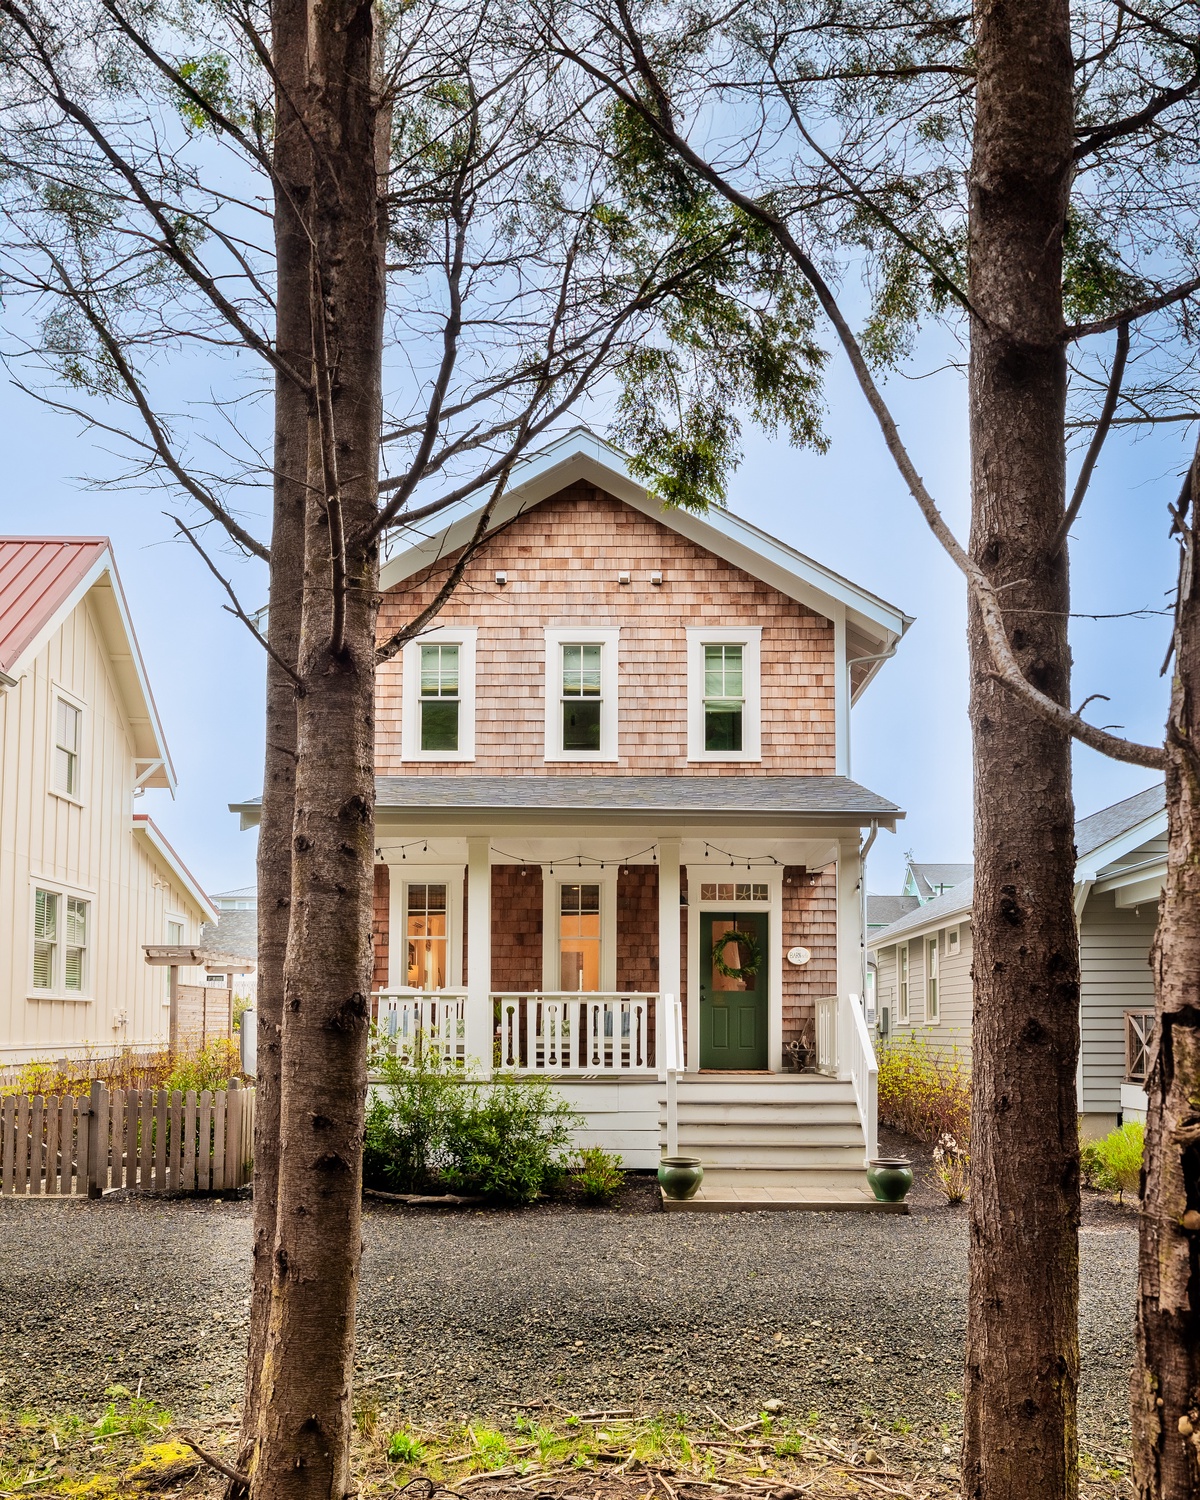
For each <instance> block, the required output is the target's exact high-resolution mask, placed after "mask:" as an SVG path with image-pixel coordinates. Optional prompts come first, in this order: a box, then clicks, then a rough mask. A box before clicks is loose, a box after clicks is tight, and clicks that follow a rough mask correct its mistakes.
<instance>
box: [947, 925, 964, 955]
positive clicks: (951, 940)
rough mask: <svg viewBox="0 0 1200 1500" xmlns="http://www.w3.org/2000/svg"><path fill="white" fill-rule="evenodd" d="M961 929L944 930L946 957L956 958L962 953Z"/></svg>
mask: <svg viewBox="0 0 1200 1500" xmlns="http://www.w3.org/2000/svg"><path fill="white" fill-rule="evenodd" d="M961 934H962V929H961V928H960V927H947V929H946V957H947V958H956V957H957V956H958V954H959V953H961V952H962V935H961Z"/></svg>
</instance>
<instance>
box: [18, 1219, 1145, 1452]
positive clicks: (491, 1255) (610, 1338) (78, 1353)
mask: <svg viewBox="0 0 1200 1500" xmlns="http://www.w3.org/2000/svg"><path fill="white" fill-rule="evenodd" d="M1090 1217H1091V1218H1092V1219H1093V1220H1094V1221H1095V1220H1098V1222H1091V1223H1088V1221H1087V1219H1086V1218H1085V1228H1084V1230H1083V1235H1082V1278H1083V1299H1082V1342H1083V1411H1082V1420H1083V1426H1084V1429H1085V1432H1086V1433H1087V1434H1089V1435H1090V1436H1091V1437H1092V1438H1093V1439H1094V1440H1097V1441H1099V1440H1103V1441H1104V1442H1105V1443H1107V1442H1111V1441H1117V1442H1120V1441H1122V1440H1123V1439H1124V1437H1125V1435H1126V1432H1127V1421H1126V1409H1127V1408H1126V1403H1127V1396H1126V1391H1127V1382H1128V1369H1129V1362H1130V1359H1131V1356H1132V1337H1131V1322H1132V1308H1133V1290H1134V1282H1135V1257H1136V1236H1135V1233H1134V1229H1133V1226H1132V1217H1131V1216H1126V1217H1118V1216H1116V1215H1114V1214H1105V1213H1098V1214H1093V1215H1091V1216H1090ZM364 1237H365V1243H366V1257H365V1262H364V1267H363V1284H362V1294H361V1299H360V1323H359V1379H360V1399H363V1398H364V1397H366V1398H368V1399H371V1400H373V1401H377V1402H378V1404H379V1406H380V1408H381V1409H382V1410H383V1411H384V1412H386V1411H387V1410H388V1409H389V1408H392V1407H394V1406H397V1405H399V1406H403V1408H404V1409H405V1410H406V1411H407V1412H408V1413H409V1414H410V1415H411V1416H412V1417H413V1418H414V1419H417V1420H420V1419H421V1418H423V1417H424V1418H428V1419H431V1420H432V1419H435V1418H443V1417H450V1416H454V1415H458V1414H462V1415H466V1414H475V1415H486V1414H488V1413H494V1412H497V1411H506V1410H511V1409H512V1408H513V1407H514V1406H515V1405H517V1404H518V1403H521V1402H525V1401H533V1400H537V1399H550V1400H554V1401H558V1402H561V1403H562V1404H563V1405H565V1406H568V1407H572V1408H574V1409H577V1410H578V1409H583V1408H586V1407H605V1406H613V1405H617V1406H627V1405H638V1404H644V1405H645V1406H649V1407H657V1408H663V1409H668V1410H692V1411H697V1412H699V1411H702V1410H703V1409H704V1407H705V1406H706V1405H708V1404H711V1405H713V1406H714V1407H716V1408H717V1410H718V1411H720V1412H722V1413H723V1414H724V1413H731V1414H741V1413H748V1414H753V1412H754V1411H755V1410H757V1408H758V1406H759V1404H760V1403H761V1402H763V1401H764V1400H767V1399H770V1398H771V1397H776V1398H779V1399H781V1400H782V1401H783V1402H784V1403H785V1406H786V1409H787V1410H788V1411H789V1412H790V1413H807V1412H809V1411H817V1412H819V1413H821V1415H822V1416H823V1417H825V1418H835V1419H850V1418H853V1417H855V1416H858V1415H860V1414H861V1413H862V1412H863V1409H864V1408H867V1409H869V1410H870V1411H871V1412H873V1413H875V1414H877V1415H879V1416H881V1417H884V1418H886V1419H887V1420H889V1421H896V1420H904V1421H908V1422H912V1423H913V1424H914V1426H916V1427H918V1428H921V1429H928V1427H929V1425H930V1424H941V1423H945V1424H947V1425H948V1426H950V1427H954V1426H955V1425H956V1424H957V1413H958V1409H959V1402H958V1392H960V1391H961V1379H962V1363H961V1360H962V1356H961V1349H962V1339H963V1328H964V1292H965V1260H966V1218H965V1213H964V1212H963V1210H961V1209H959V1210H949V1209H947V1208H945V1207H944V1206H943V1207H941V1208H936V1207H928V1208H924V1209H923V1208H921V1207H920V1206H918V1208H917V1210H916V1211H915V1212H914V1213H913V1215H912V1217H910V1218H898V1217H892V1216H883V1215H880V1216H875V1215H850V1214H800V1213H795V1214H793V1213H778V1214H731V1215H707V1214H696V1215H694V1216H693V1215H686V1216H683V1215H680V1216H676V1215H671V1216H667V1215H663V1214H658V1213H654V1214H647V1213H635V1214H629V1213H614V1212H601V1211H596V1212H570V1211H567V1210H564V1209H556V1208H554V1207H546V1208H537V1209H533V1210H527V1211H526V1212H524V1213H487V1214H484V1213H479V1212H476V1211H472V1210H458V1211H446V1210H419V1209H417V1210H414V1209H403V1208H394V1207H392V1206H391V1205H375V1204H372V1205H369V1206H368V1209H367V1213H366V1219H365V1236H364ZM249 1242H250V1206H249V1204H248V1203H246V1202H219V1201H207V1202H203V1201H184V1202H167V1201H158V1202H155V1201H153V1200H150V1199H140V1200H138V1199H131V1200H127V1201H123V1202H122V1201H115V1200H110V1201H107V1202H102V1203H88V1202H86V1201H62V1202H53V1201H51V1202H42V1203H37V1202H24V1203H13V1202H12V1201H11V1200H9V1201H7V1202H4V1203H3V1204H2V1205H0V1327H3V1328H4V1330H5V1338H4V1339H3V1341H2V1342H0V1407H8V1408H10V1409H12V1408H14V1407H19V1406H22V1405H30V1406H36V1407H38V1408H41V1409H45V1408H48V1407H61V1408H73V1409H78V1410H90V1409H91V1408H93V1407H94V1406H95V1405H96V1404H97V1403H98V1402H100V1401H101V1400H102V1398H103V1392H104V1388H105V1387H106V1386H108V1385H110V1384H113V1383H115V1382H120V1383H122V1384H124V1385H127V1386H129V1387H131V1388H133V1387H136V1385H137V1382H138V1381H139V1380H140V1381H141V1382H142V1394H143V1395H145V1396H151V1397H153V1398H154V1399H156V1400H158V1401H159V1402H161V1403H163V1404H164V1405H168V1406H170V1407H171V1408H172V1409H173V1410H174V1411H175V1412H176V1413H177V1414H184V1415H188V1416H199V1415H204V1416H213V1415H218V1414H221V1413H223V1412H227V1411H228V1410H229V1409H230V1408H231V1407H233V1406H235V1405H236V1403H237V1402H238V1400H239V1398H240V1392H241V1380H242V1360H243V1340H244V1337H245V1318H246V1283H247V1275H248V1252H249ZM362 1382H370V1384H363V1383H362Z"/></svg>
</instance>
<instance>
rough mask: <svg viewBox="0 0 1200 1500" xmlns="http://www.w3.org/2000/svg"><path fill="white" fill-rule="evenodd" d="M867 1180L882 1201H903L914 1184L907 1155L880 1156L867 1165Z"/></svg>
mask: <svg viewBox="0 0 1200 1500" xmlns="http://www.w3.org/2000/svg"><path fill="white" fill-rule="evenodd" d="M867 1181H868V1182H869V1183H870V1184H871V1191H872V1192H873V1193H874V1194H875V1197H876V1199H877V1201H878V1202H880V1203H903V1202H904V1200H905V1198H907V1197H908V1195H909V1192H910V1190H911V1188H912V1185H913V1170H912V1163H911V1162H910V1161H909V1159H908V1157H907V1156H891V1157H880V1158H879V1159H878V1160H876V1161H873V1162H871V1163H870V1165H869V1166H868V1167H867Z"/></svg>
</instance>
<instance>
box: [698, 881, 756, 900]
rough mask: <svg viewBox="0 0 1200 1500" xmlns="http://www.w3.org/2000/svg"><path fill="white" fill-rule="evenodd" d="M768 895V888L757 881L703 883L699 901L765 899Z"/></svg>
mask: <svg viewBox="0 0 1200 1500" xmlns="http://www.w3.org/2000/svg"><path fill="white" fill-rule="evenodd" d="M769 897H770V888H769V887H768V886H767V885H765V884H760V883H759V882H758V881H752V882H749V883H747V882H746V881H734V882H731V883H724V882H723V883H721V884H719V885H708V884H705V885H702V886H701V887H700V899H701V901H766V900H768V899H769Z"/></svg>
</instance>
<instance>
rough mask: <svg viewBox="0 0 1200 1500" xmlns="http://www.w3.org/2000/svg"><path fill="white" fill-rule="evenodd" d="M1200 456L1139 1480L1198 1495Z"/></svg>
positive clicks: (1184, 627)
mask: <svg viewBox="0 0 1200 1500" xmlns="http://www.w3.org/2000/svg"><path fill="white" fill-rule="evenodd" d="M1198 469H1200V450H1198V452H1197V457H1196V458H1194V459H1193V461H1192V466H1191V469H1190V471H1189V474H1188V480H1187V483H1186V484H1185V486H1184V493H1183V498H1182V501H1181V504H1180V507H1179V510H1178V512H1177V515H1176V528H1177V530H1178V532H1179V534H1180V541H1181V544H1182V547H1181V558H1180V567H1179V596H1178V601H1177V604H1176V617H1175V640H1174V650H1175V677H1174V680H1173V682H1172V685H1171V709H1170V714H1169V716H1168V719H1167V745H1166V748H1167V841H1168V852H1167V882H1166V887H1165V889H1164V891H1163V895H1162V908H1161V911H1160V913H1159V922H1158V935H1157V937H1156V939H1155V947H1154V955H1153V960H1154V966H1155V998H1156V1003H1157V1037H1156V1042H1155V1048H1154V1059H1153V1066H1152V1068H1151V1071H1150V1076H1149V1078H1148V1079H1147V1082H1146V1090H1147V1093H1148V1095H1149V1107H1148V1108H1147V1111H1146V1149H1145V1157H1144V1160H1143V1165H1142V1205H1141V1216H1140V1219H1139V1255H1138V1262H1139V1280H1138V1318H1137V1362H1136V1365H1135V1367H1134V1376H1133V1392H1132V1394H1133V1459H1134V1482H1135V1485H1136V1489H1137V1494H1138V1496H1139V1500H1196V1497H1197V1496H1200V756H1198V753H1197V744H1198V742H1200V590H1198V584H1200V580H1197V579H1196V576H1195V567H1196V557H1197V551H1196V549H1197V545H1198V543H1200V524H1198V517H1197V504H1198V502H1200V473H1198V472H1197V471H1198Z"/></svg>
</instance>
